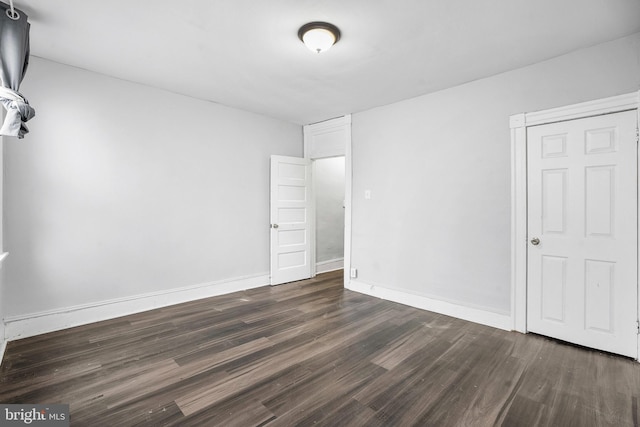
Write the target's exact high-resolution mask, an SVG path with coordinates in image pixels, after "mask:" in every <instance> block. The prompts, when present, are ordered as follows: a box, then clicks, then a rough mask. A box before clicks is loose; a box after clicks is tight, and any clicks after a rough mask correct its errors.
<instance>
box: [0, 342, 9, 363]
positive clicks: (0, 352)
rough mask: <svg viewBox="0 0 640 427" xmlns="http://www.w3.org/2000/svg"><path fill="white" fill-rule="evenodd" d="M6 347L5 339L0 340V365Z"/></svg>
mask: <svg viewBox="0 0 640 427" xmlns="http://www.w3.org/2000/svg"><path fill="white" fill-rule="evenodd" d="M6 349H7V340H0V365H2V359H4V351H5V350H6Z"/></svg>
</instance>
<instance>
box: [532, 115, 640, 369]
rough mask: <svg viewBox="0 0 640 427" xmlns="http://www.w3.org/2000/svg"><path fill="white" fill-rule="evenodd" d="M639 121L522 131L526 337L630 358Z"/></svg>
mask: <svg viewBox="0 0 640 427" xmlns="http://www.w3.org/2000/svg"><path fill="white" fill-rule="evenodd" d="M636 117H637V116H636V112H635V111H628V112H622V113H616V114H608V115H603V116H597V117H591V118H585V119H577V120H570V121H565V122H559V123H552V124H547V125H540V126H533V127H529V128H527V170H528V172H527V173H528V184H527V185H528V232H527V234H528V239H529V245H528V255H527V256H528V269H527V329H528V330H529V331H531V332H536V333H540V334H543V335H547V336H550V337H554V338H558V339H562V340H565V341H569V342H573V343H576V344H580V345H584V346H587V347H591V348H596V349H601V350H605V351H610V352H613V353H617V354H622V355H626V356H630V357H634V358H635V357H637V356H638V354H637V352H638V342H637V339H638V335H637V324H636V321H637V319H638V308H637V304H638V295H637V292H638V280H637V260H638V254H637V239H638V238H637V235H638V234H637V224H638V222H637V221H638V213H637V206H638V199H637V197H638V195H637V188H638V185H637V143H636V124H637V118H636Z"/></svg>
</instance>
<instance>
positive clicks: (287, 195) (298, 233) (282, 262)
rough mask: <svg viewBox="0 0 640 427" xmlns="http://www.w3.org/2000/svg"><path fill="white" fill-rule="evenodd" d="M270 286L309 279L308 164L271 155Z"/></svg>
mask: <svg viewBox="0 0 640 427" xmlns="http://www.w3.org/2000/svg"><path fill="white" fill-rule="evenodd" d="M270 197H271V284H272V285H278V284H280V283H286V282H293V281H295V280H302V279H307V278H309V277H311V238H310V230H311V220H312V215H311V206H312V198H311V161H310V160H308V159H301V158H297V157H285V156H271V196H270Z"/></svg>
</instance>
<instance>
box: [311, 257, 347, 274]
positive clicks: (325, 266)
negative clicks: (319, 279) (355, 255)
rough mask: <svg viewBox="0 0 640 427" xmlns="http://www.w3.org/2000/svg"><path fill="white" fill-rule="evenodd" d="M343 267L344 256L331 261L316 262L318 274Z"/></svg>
mask: <svg viewBox="0 0 640 427" xmlns="http://www.w3.org/2000/svg"><path fill="white" fill-rule="evenodd" d="M343 268H344V258H336V259H330V260H329V261H321V262H317V263H316V274H320V273H328V272H330V271H336V270H342V269H343Z"/></svg>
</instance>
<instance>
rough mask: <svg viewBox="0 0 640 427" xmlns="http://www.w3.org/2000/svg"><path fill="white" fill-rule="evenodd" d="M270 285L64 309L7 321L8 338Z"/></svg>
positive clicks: (256, 280)
mask: <svg viewBox="0 0 640 427" xmlns="http://www.w3.org/2000/svg"><path fill="white" fill-rule="evenodd" d="M268 284H269V275H268V274H260V275H256V276H246V277H238V278H233V279H228V280H221V281H217V282H211V283H205V284H201V285H195V286H186V287H184V288H176V289H171V290H167V291H160V292H153V293H149V294H143V295H136V296H133V297H128V298H119V299H113V300H107V301H100V302H97V303H92V304H85V305H78V306H73V307H65V308H61V309H57V310H51V311H45V312H39V313H31V314H26V315H20V316H8V317H6V318H5V339H6V341H12V340H16V339H20V338H27V337H31V336H34V335H39V334H44V333H47V332H53V331H59V330H61V329H67V328H72V327H74V326H80V325H86V324H88V323H93V322H99V321H101V320H108V319H113V318H116V317H121V316H126V315H129V314H135V313H140V312H143V311H148V310H153V309H155V308H161V307H167V306H170V305H174V304H180V303H183V302H188V301H194V300H198V299H202V298H209V297H213V296H218V295H224V294H229V293H232V292H237V291H243V290H245V289H252V288H259V287H261V286H267V285H268Z"/></svg>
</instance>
